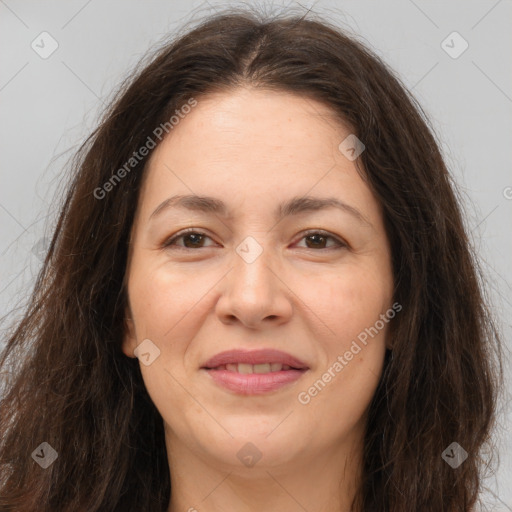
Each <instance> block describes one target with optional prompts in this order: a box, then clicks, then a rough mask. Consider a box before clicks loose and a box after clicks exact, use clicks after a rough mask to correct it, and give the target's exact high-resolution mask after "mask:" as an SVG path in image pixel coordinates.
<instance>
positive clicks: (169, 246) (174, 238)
mask: <svg viewBox="0 0 512 512" xmlns="http://www.w3.org/2000/svg"><path fill="white" fill-rule="evenodd" d="M191 233H193V234H194V235H203V236H206V237H207V238H210V239H211V237H210V236H208V235H207V234H206V233H204V232H203V231H199V230H197V229H195V228H188V229H186V230H184V231H181V232H179V233H176V234H175V235H173V236H172V237H171V238H169V239H167V240H166V241H165V242H164V243H163V244H162V246H163V248H167V249H171V250H174V249H178V250H186V251H187V250H190V251H197V250H198V249H207V248H208V247H197V248H195V249H193V248H190V247H182V246H179V245H176V244H175V243H174V242H176V241H177V240H179V239H180V238H183V237H184V236H186V235H188V234H191ZM311 235H320V236H322V237H323V238H326V239H329V238H330V239H331V240H334V241H335V242H336V243H337V244H338V246H337V247H321V248H320V249H314V248H310V247H303V249H311V250H313V251H318V250H322V251H328V250H330V249H345V248H347V247H348V244H347V243H346V242H344V241H343V240H341V239H339V238H338V237H335V236H333V235H331V234H329V233H327V232H326V231H322V230H318V229H311V230H308V231H306V232H304V233H303V235H302V238H301V239H300V240H302V239H304V238H306V237H308V236H311Z"/></svg>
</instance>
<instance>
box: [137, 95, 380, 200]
mask: <svg viewBox="0 0 512 512" xmlns="http://www.w3.org/2000/svg"><path fill="white" fill-rule="evenodd" d="M350 133H351V132H350V129H349V128H348V127H346V126H345V125H343V124H342V123H341V122H340V121H339V120H338V119H337V118H336V117H335V114H334V113H333V112H332V111H331V110H330V109H329V108H328V107H327V106H326V105H324V104H323V103H320V102H317V101H315V100H313V99H310V98H307V97H302V96H299V95H296V94H291V93H286V92H276V91H267V90H257V89H237V90H235V91H232V92H224V93H216V94H214V95H210V96H205V97H203V98H199V99H198V100H197V105H196V106H195V107H193V108H192V109H191V110H190V111H189V113H188V114H186V115H183V116H180V120H179V122H178V123H176V124H175V125H174V126H173V128H172V130H171V131H170V133H169V135H167V136H166V137H165V138H164V140H163V141H162V142H161V143H160V144H159V145H158V146H157V148H156V149H155V150H154V152H153V154H152V155H151V158H150V160H149V162H148V166H147V169H146V173H147V175H146V179H145V186H144V191H143V196H145V197H146V199H148V197H147V196H149V202H150V203H151V205H153V206H154V205H155V203H156V202H160V201H163V200H165V198H166V196H169V195H171V193H180V194H198V195H210V196H212V195H213V196H217V197H222V198H223V199H224V201H225V202H227V203H230V201H231V202H233V203H236V204H239V203H241V202H243V204H245V205H246V206H247V207H252V206H255V207H257V206H256V205H257V204H261V205H262V206H263V204H264V203H268V202H269V201H270V202H272V201H274V200H275V201H279V202H282V200H283V199H284V198H285V196H286V197H288V196H290V197H292V196H301V195H306V194H308V195H311V194H312V193H314V192H316V193H318V194H320V195H325V194H328V195H332V194H335V195H340V194H341V195H344V197H345V199H347V198H350V199H352V201H355V202H359V203H361V202H362V203H369V202H371V201H372V200H373V197H372V194H371V193H370V191H369V190H368V188H367V186H366V185H365V183H364V182H363V181H362V180H361V177H360V175H359V173H358V171H357V169H356V166H355V164H354V162H352V161H350V160H348V159H347V158H346V157H345V156H344V155H343V154H342V153H341V152H340V150H339V149H338V146H339V144H340V143H341V142H342V140H344V139H345V138H346V137H347V136H348V135H349V134H350ZM144 202H145V203H148V201H144ZM148 207H149V206H148Z"/></svg>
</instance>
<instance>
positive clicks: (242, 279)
mask: <svg viewBox="0 0 512 512" xmlns="http://www.w3.org/2000/svg"><path fill="white" fill-rule="evenodd" d="M267 242H268V237H267V239H266V240H265V237H264V236H259V237H258V240H257V239H256V238H255V237H254V236H252V235H249V236H247V237H245V238H244V239H243V240H242V242H240V244H238V246H237V247H236V249H235V252H236V255H235V258H234V267H235V268H234V269H233V270H234V276H233V281H234V283H235V284H236V285H238V284H239V285H240V286H241V291H242V292H243V294H244V295H245V296H246V297H249V296H251V294H252V295H258V296H259V300H261V299H262V298H263V297H262V296H261V295H262V294H263V295H264V294H265V293H270V292H271V291H272V290H271V288H272V283H273V279H272V276H273V273H272V259H273V258H274V255H273V254H272V248H271V247H270V246H269V244H268V243H267ZM263 244H265V248H264V245H263ZM244 287H245V289H244Z"/></svg>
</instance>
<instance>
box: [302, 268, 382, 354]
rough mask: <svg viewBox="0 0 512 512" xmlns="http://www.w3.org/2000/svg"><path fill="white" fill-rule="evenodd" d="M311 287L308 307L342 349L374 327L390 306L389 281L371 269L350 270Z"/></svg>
mask: <svg viewBox="0 0 512 512" xmlns="http://www.w3.org/2000/svg"><path fill="white" fill-rule="evenodd" d="M316 283H317V284H315V285H314V286H311V287H309V292H308V294H307V295H305V296H306V297H307V302H306V305H307V306H309V307H310V308H311V309H312V310H313V311H314V312H315V313H316V314H317V315H318V317H319V318H320V319H321V320H322V323H323V324H324V327H325V329H323V332H325V334H326V335H327V336H329V337H330V338H332V339H333V345H334V346H335V348H337V349H342V348H343V347H344V346H345V345H346V343H347V342H348V343H349V344H350V341H351V340H352V339H355V338H356V337H357V336H358V334H359V333H361V332H362V331H364V330H365V329H366V328H368V327H370V326H372V325H374V324H375V322H376V321H377V320H378V319H379V315H380V314H381V313H384V311H385V310H386V309H387V308H388V307H389V305H390V301H391V284H390V282H389V279H387V278H383V276H382V275H381V274H380V273H379V272H376V271H372V270H371V269H369V268H356V267H350V268H349V267H347V268H346V269H343V270H342V271H340V272H339V273H337V275H335V276H334V275H330V276H328V278H326V279H323V280H321V281H317V282H316Z"/></svg>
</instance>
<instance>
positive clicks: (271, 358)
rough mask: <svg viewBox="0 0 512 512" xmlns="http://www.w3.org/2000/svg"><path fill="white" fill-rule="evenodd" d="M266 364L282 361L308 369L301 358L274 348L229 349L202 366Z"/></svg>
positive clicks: (282, 362)
mask: <svg viewBox="0 0 512 512" xmlns="http://www.w3.org/2000/svg"><path fill="white" fill-rule="evenodd" d="M237 363H246V364H264V363H281V364H286V365H288V366H290V367H292V368H297V369H307V368H308V366H307V365H306V364H305V363H303V362H302V361H301V360H300V359H297V358H296V357H294V356H292V355H290V354H287V353H286V352H282V351H281V350H274V349H261V350H237V349H235V350H227V351H226V352H220V353H219V354H217V355H215V356H213V357H212V358H210V359H208V361H206V362H205V363H204V364H203V365H202V368H209V369H212V368H217V366H221V365H223V364H237Z"/></svg>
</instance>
